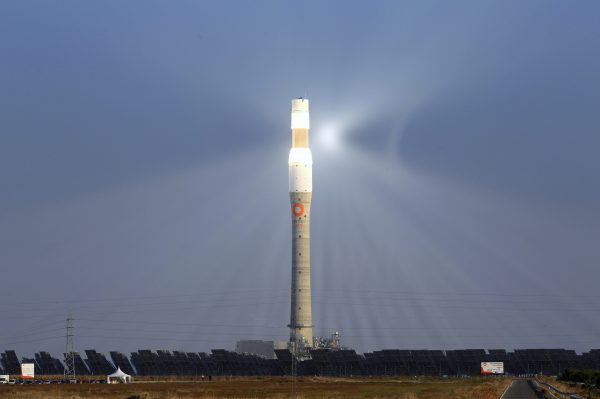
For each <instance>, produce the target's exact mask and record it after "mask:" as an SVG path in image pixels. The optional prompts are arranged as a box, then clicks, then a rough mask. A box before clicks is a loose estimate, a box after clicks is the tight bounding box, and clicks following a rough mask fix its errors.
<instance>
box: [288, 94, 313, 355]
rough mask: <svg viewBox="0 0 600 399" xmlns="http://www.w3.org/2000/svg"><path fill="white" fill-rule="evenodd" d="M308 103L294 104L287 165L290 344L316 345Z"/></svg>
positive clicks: (298, 99) (297, 102)
mask: <svg viewBox="0 0 600 399" xmlns="http://www.w3.org/2000/svg"><path fill="white" fill-rule="evenodd" d="M309 128H310V123H309V115H308V100H307V99H305V98H297V99H294V100H292V149H291V150H290V157H289V162H288V167H289V191H290V204H291V211H292V311H291V314H290V316H291V317H290V342H295V343H301V344H303V345H305V346H310V347H312V345H313V330H312V328H313V326H312V309H311V308H312V306H311V291H310V204H311V199H312V153H311V152H310V148H309V145H308V129H309Z"/></svg>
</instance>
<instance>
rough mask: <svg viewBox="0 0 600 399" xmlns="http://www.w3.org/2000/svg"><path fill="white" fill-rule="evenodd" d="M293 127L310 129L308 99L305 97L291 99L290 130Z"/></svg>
mask: <svg viewBox="0 0 600 399" xmlns="http://www.w3.org/2000/svg"><path fill="white" fill-rule="evenodd" d="M293 129H310V118H309V114H308V100H307V99H306V98H302V97H300V98H295V99H293V100H292V130H293Z"/></svg>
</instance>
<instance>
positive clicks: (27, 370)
mask: <svg viewBox="0 0 600 399" xmlns="http://www.w3.org/2000/svg"><path fill="white" fill-rule="evenodd" d="M34 370H35V367H34V364H33V363H21V378H33V377H35V375H34Z"/></svg>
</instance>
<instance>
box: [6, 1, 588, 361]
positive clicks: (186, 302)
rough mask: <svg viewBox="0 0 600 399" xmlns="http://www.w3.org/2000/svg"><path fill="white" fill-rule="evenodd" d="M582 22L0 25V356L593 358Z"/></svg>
mask: <svg viewBox="0 0 600 399" xmlns="http://www.w3.org/2000/svg"><path fill="white" fill-rule="evenodd" d="M599 17H600V3H598V2H596V1H577V2H567V1H548V0H544V1H542V0H531V1H526V2H524V1H474V0H473V1H453V2H443V1H426V0H425V1H421V0H420V1H372V2H368V3H367V2H354V1H330V0H328V1H303V2H292V1H177V2H172V1H103V2H80V1H54V2H48V1H28V0H24V1H22V0H20V1H11V0H0V186H1V190H0V271H1V276H2V277H1V280H0V281H1V282H2V287H1V288H0V292H1V295H0V298H1V301H0V351H3V350H9V349H15V350H17V351H18V354H19V355H21V356H31V355H32V354H33V353H34V352H37V351H41V350H46V351H50V352H51V353H52V354H54V355H55V356H60V354H61V353H62V351H64V347H65V337H64V335H65V319H66V318H67V317H69V316H71V317H73V318H74V319H75V321H74V325H75V348H76V349H77V350H79V351H83V350H85V349H97V350H99V351H102V352H105V353H107V352H108V351H110V350H118V351H123V352H131V351H134V350H138V349H168V350H186V351H208V350H210V349H211V348H225V349H233V348H234V347H235V342H236V341H237V340H240V339H269V340H270V339H276V340H287V338H288V337H289V331H288V329H287V327H286V325H287V324H288V323H289V307H290V302H289V300H290V299H289V290H290V279H291V234H290V233H291V224H290V217H291V215H290V208H289V206H290V205H289V198H288V193H287V187H288V183H287V156H288V151H289V147H290V144H291V134H290V100H291V99H292V98H295V97H299V96H304V97H307V98H309V99H310V106H311V147H312V150H313V159H314V167H313V173H314V194H313V206H312V215H311V219H312V223H311V224H312V227H311V228H312V233H311V236H312V288H313V318H314V325H315V335H321V336H328V335H329V334H331V333H333V332H334V331H339V332H340V333H341V336H342V341H343V343H344V344H345V345H347V346H349V347H352V348H354V349H356V350H357V351H359V352H364V351H372V350H379V349H389V348H401V349H461V348H486V349H494V348H505V349H509V350H512V349H515V348H569V349H575V350H577V351H579V352H581V351H587V350H589V349H590V348H598V347H600V317H599V316H600V290H599V289H598V281H600V267H599V266H600V245H599V242H600V180H599V179H598V171H600V157H598V155H597V151H598V148H600V134H599V133H600V119H599V118H598V105H599V104H600V75H599V74H598V71H599V70H600V39H599V38H600V27H599V25H598V23H597V21H598V19H599Z"/></svg>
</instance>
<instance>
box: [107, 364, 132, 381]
mask: <svg viewBox="0 0 600 399" xmlns="http://www.w3.org/2000/svg"><path fill="white" fill-rule="evenodd" d="M106 382H107V383H109V384H117V383H119V382H122V383H124V384H129V383H130V382H131V376H130V375H129V374H125V373H124V372H122V371H121V367H119V368H117V371H115V372H114V373H112V374H110V375H107V376H106Z"/></svg>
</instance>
